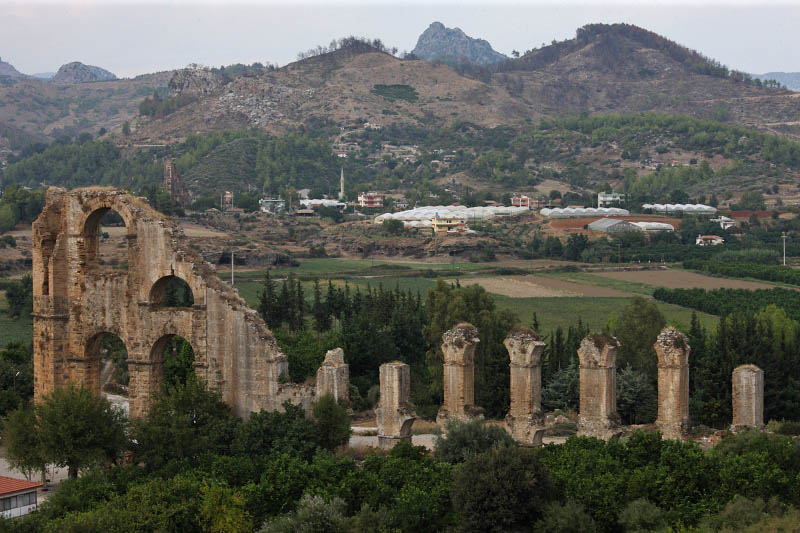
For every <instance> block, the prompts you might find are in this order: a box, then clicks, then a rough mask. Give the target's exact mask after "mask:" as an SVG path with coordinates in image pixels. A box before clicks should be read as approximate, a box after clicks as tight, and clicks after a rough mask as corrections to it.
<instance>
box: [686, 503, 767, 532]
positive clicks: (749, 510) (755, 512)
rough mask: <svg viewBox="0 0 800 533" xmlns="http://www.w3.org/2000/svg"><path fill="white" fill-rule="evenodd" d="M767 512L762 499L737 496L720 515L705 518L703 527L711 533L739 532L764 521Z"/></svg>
mask: <svg viewBox="0 0 800 533" xmlns="http://www.w3.org/2000/svg"><path fill="white" fill-rule="evenodd" d="M765 510H766V505H765V504H764V500H762V499H761V498H756V499H755V500H751V499H749V498H745V497H744V496H740V495H738V494H737V495H735V496H734V497H733V499H732V500H731V501H729V502H728V504H727V505H726V506H725V507H723V508H722V510H721V511H720V512H719V513H717V514H715V515H711V516H707V517H706V518H704V519H703V521H702V523H701V526H704V527H706V528H708V529H710V530H711V531H721V530H723V529H734V530H739V529H741V528H743V527H745V526H751V525H753V524H755V523H756V522H759V521H761V520H762V519H764V518H765V517H766V513H765Z"/></svg>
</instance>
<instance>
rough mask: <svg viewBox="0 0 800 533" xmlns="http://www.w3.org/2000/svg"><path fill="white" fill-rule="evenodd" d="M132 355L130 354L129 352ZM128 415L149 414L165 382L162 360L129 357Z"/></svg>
mask: <svg viewBox="0 0 800 533" xmlns="http://www.w3.org/2000/svg"><path fill="white" fill-rule="evenodd" d="M129 355H130V354H129ZM128 375H129V376H130V380H129V382H128V416H129V417H130V418H141V417H143V416H145V415H147V413H148V411H150V407H151V406H152V404H153V401H154V400H155V399H156V397H157V395H158V393H159V391H160V390H161V384H162V383H163V382H164V364H163V363H162V362H152V361H142V360H138V359H128Z"/></svg>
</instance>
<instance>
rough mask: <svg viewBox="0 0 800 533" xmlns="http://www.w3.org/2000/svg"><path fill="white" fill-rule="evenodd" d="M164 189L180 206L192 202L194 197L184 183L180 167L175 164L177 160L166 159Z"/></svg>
mask: <svg viewBox="0 0 800 533" xmlns="http://www.w3.org/2000/svg"><path fill="white" fill-rule="evenodd" d="M164 190H165V191H167V192H168V193H169V195H170V196H171V197H172V199H173V200H175V203H177V204H178V205H180V206H187V205H189V204H190V203H191V202H192V197H191V196H190V195H189V191H188V190H187V189H186V186H185V185H184V184H183V180H182V179H181V176H180V174H178V167H176V166H175V161H173V160H172V159H165V160H164Z"/></svg>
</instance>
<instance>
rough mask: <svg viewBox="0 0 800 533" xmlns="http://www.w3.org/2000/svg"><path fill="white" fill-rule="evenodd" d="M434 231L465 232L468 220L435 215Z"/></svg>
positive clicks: (432, 223) (432, 221) (433, 221)
mask: <svg viewBox="0 0 800 533" xmlns="http://www.w3.org/2000/svg"><path fill="white" fill-rule="evenodd" d="M431 226H433V232H434V233H464V231H466V229H467V221H466V220H465V219H463V218H458V217H442V218H438V217H434V218H433V219H432V220H431Z"/></svg>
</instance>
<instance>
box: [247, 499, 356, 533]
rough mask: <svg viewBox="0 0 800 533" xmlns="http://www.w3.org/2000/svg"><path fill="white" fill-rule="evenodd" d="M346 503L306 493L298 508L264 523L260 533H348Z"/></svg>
mask: <svg viewBox="0 0 800 533" xmlns="http://www.w3.org/2000/svg"><path fill="white" fill-rule="evenodd" d="M344 511H345V503H344V501H343V500H342V499H341V498H331V499H330V500H329V501H325V499H323V498H322V496H310V495H308V494H306V495H305V496H303V497H302V498H301V499H300V503H298V505H297V510H296V511H295V512H293V513H290V514H288V515H285V516H281V517H279V518H276V519H274V520H271V521H269V522H267V523H265V524H264V526H263V527H262V528H261V529H260V533H301V532H304V533H347V532H348V531H349V530H350V529H349V527H348V520H347V518H346V517H345V516H344Z"/></svg>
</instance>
